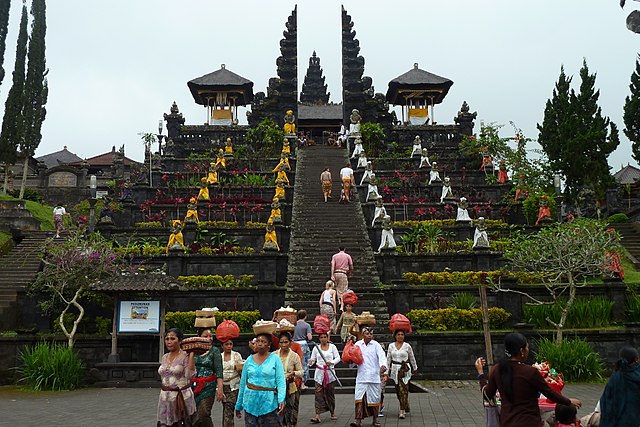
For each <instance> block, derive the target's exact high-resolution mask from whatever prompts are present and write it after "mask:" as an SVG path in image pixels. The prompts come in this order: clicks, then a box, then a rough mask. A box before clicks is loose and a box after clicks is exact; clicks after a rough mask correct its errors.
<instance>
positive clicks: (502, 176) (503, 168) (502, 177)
mask: <svg viewBox="0 0 640 427" xmlns="http://www.w3.org/2000/svg"><path fill="white" fill-rule="evenodd" d="M507 172H508V170H507V164H506V163H505V161H504V160H500V165H499V166H498V183H500V184H506V183H507V182H509V175H508V174H507Z"/></svg>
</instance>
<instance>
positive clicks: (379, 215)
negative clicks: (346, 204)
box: [371, 197, 387, 227]
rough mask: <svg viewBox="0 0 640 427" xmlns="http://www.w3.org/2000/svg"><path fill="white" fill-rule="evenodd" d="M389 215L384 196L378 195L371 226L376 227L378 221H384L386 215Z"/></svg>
mask: <svg viewBox="0 0 640 427" xmlns="http://www.w3.org/2000/svg"><path fill="white" fill-rule="evenodd" d="M385 216H387V210H386V209H385V207H384V201H383V200H382V197H378V200H376V209H375V211H374V212H373V221H371V226H372V227H375V226H376V223H377V222H382V221H384V217H385Z"/></svg>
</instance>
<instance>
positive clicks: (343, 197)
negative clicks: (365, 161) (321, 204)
mask: <svg viewBox="0 0 640 427" xmlns="http://www.w3.org/2000/svg"><path fill="white" fill-rule="evenodd" d="M340 182H341V183H342V188H341V189H340V199H339V200H338V202H339V203H351V188H352V187H355V185H356V181H355V177H354V175H353V169H352V168H351V163H349V162H346V163H345V165H344V167H343V168H342V169H340ZM320 185H321V187H322V197H323V198H324V201H325V203H326V202H327V201H328V199H330V198H331V189H332V186H333V179H332V177H331V170H330V169H329V168H328V167H326V168H324V170H323V171H322V173H321V174H320Z"/></svg>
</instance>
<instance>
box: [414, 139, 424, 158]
mask: <svg viewBox="0 0 640 427" xmlns="http://www.w3.org/2000/svg"><path fill="white" fill-rule="evenodd" d="M421 154H422V139H420V136H419V135H416V137H415V138H414V139H413V147H412V148H411V157H413V156H419V155H421Z"/></svg>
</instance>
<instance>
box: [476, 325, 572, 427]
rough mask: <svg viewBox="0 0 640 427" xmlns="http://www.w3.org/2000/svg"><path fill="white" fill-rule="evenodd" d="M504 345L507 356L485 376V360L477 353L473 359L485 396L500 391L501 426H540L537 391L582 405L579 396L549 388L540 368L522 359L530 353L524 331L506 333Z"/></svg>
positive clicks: (563, 401)
mask: <svg viewBox="0 0 640 427" xmlns="http://www.w3.org/2000/svg"><path fill="white" fill-rule="evenodd" d="M504 347H505V355H506V358H504V359H502V360H501V361H500V362H498V364H497V365H496V366H494V367H493V368H492V369H491V371H490V372H489V378H488V379H487V377H486V376H485V375H484V369H483V366H484V365H485V364H486V362H485V360H484V359H483V358H482V357H479V358H478V359H477V360H476V363H475V366H476V370H477V371H478V380H479V381H480V387H481V388H483V389H484V392H485V395H486V396H487V398H489V399H493V398H494V397H495V395H496V392H497V391H499V392H500V399H501V400H502V407H501V410H500V425H501V426H502V427H523V426H528V427H529V426H531V427H536V426H542V417H541V416H540V409H539V408H538V394H539V393H542V394H544V395H545V396H546V397H548V398H549V399H551V400H552V401H554V402H556V403H561V404H563V405H573V406H575V407H577V408H580V406H582V402H580V401H579V400H577V399H569V398H567V397H564V396H563V395H562V394H560V393H557V392H555V391H554V390H552V389H551V387H549V384H547V382H546V381H545V380H544V378H542V375H540V372H538V370H537V369H536V368H534V367H532V366H531V365H528V364H526V363H525V362H526V360H527V358H528V356H529V344H528V343H527V339H526V338H525V336H524V335H522V334H519V333H510V334H507V336H505V338H504Z"/></svg>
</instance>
